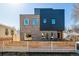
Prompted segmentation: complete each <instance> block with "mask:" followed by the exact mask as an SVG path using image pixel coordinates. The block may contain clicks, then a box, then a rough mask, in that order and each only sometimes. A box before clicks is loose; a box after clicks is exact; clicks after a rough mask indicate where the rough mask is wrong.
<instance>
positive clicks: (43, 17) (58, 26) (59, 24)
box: [20, 8, 65, 40]
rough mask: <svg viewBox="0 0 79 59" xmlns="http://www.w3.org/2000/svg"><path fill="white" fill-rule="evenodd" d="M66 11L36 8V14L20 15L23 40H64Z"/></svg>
mask: <svg viewBox="0 0 79 59" xmlns="http://www.w3.org/2000/svg"><path fill="white" fill-rule="evenodd" d="M64 28H65V26H64V9H51V8H45V9H44V8H35V14H30V15H29V14H24V15H20V38H21V40H29V39H28V37H30V38H31V40H40V39H41V38H42V37H46V38H51V37H53V38H60V39H62V38H63V31H64Z"/></svg>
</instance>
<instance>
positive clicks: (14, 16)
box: [0, 3, 74, 30]
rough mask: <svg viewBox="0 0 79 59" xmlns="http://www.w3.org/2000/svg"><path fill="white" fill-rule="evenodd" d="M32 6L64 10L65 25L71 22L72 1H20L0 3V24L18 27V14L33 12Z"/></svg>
mask: <svg viewBox="0 0 79 59" xmlns="http://www.w3.org/2000/svg"><path fill="white" fill-rule="evenodd" d="M34 8H53V9H64V10H65V27H66V28H67V27H69V26H71V25H72V24H73V17H72V13H73V9H74V4H72V3H60V4H58V3H57V4H56V3H22V4H10V3H6V4H3V3H0V24H4V25H7V26H10V27H15V28H16V29H17V30H19V29H20V14H34Z"/></svg>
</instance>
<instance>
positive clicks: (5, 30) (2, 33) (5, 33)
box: [0, 24, 16, 40]
mask: <svg viewBox="0 0 79 59" xmlns="http://www.w3.org/2000/svg"><path fill="white" fill-rule="evenodd" d="M15 36H16V30H15V28H12V27H8V26H5V25H2V24H0V38H1V40H2V39H7V38H12V39H13V40H14V39H15Z"/></svg>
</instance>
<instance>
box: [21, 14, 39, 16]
mask: <svg viewBox="0 0 79 59" xmlns="http://www.w3.org/2000/svg"><path fill="white" fill-rule="evenodd" d="M24 15H25V16H26V15H28V16H40V15H36V14H20V16H24Z"/></svg>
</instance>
